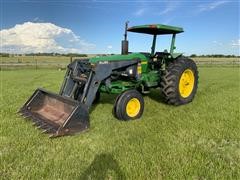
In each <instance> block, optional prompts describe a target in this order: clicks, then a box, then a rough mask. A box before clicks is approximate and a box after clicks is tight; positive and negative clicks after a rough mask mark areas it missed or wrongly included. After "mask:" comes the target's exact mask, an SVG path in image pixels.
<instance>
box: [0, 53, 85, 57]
mask: <svg viewBox="0 0 240 180" xmlns="http://www.w3.org/2000/svg"><path fill="white" fill-rule="evenodd" d="M11 56H66V57H87V54H78V53H68V54H60V53H27V54H9V53H0V57H11Z"/></svg>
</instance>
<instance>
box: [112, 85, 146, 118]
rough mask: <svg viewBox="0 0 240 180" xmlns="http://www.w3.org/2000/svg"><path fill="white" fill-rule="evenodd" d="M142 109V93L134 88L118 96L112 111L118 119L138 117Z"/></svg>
mask: <svg viewBox="0 0 240 180" xmlns="http://www.w3.org/2000/svg"><path fill="white" fill-rule="evenodd" d="M143 110H144V100H143V97H142V95H141V94H140V93H139V92H138V91H136V90H128V91H125V92H123V93H122V94H121V95H119V96H118V98H117V100H116V102H115V105H114V109H113V113H114V116H115V117H116V118H117V119H119V120H125V121H127V120H132V119H138V118H140V117H141V116H142V114H143Z"/></svg>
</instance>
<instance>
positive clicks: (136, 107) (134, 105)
mask: <svg viewBox="0 0 240 180" xmlns="http://www.w3.org/2000/svg"><path fill="white" fill-rule="evenodd" d="M140 108H141V104H140V101H139V100H138V99H137V98H132V99H130V101H128V103H127V106H126V113H127V115H128V116H129V117H135V116H137V115H138V113H139V111H140Z"/></svg>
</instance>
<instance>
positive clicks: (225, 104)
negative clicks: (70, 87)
mask: <svg viewBox="0 0 240 180" xmlns="http://www.w3.org/2000/svg"><path fill="white" fill-rule="evenodd" d="M199 73H200V82H199V89H198V92H197V95H196V97H195V99H194V101H193V102H192V103H190V104H188V105H184V106H179V107H173V106H169V105H166V104H164V103H163V102H162V100H161V96H160V93H159V90H152V91H151V93H150V95H149V96H145V97H144V100H145V112H144V114H143V117H142V118H141V120H136V121H130V122H121V121H118V120H116V119H115V118H113V116H112V114H111V112H112V104H113V101H114V97H113V96H109V95H102V97H101V102H100V103H99V104H97V105H95V106H94V107H93V108H92V111H91V115H90V117H91V128H90V130H89V131H88V132H86V133H83V134H79V135H75V136H71V137H62V138H57V139H49V138H48V136H47V135H45V134H41V133H40V131H39V130H36V129H35V128H34V127H33V126H32V124H31V123H30V122H27V121H25V120H23V119H22V118H21V117H19V116H18V115H17V114H16V112H17V110H18V109H19V108H20V107H21V106H22V105H23V103H24V102H25V101H26V100H27V99H28V98H29V96H30V95H31V94H32V93H33V91H34V90H35V89H36V88H37V87H44V88H46V89H48V90H51V91H54V92H57V91H58V89H59V86H60V84H61V81H62V79H63V76H64V71H57V70H17V71H2V72H0V75H1V104H0V106H1V107H0V112H1V119H0V179H240V114H239V108H240V107H239V102H240V85H239V82H240V71H239V68H200V69H199Z"/></svg>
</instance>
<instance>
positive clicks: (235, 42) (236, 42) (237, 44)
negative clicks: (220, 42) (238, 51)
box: [231, 39, 240, 47]
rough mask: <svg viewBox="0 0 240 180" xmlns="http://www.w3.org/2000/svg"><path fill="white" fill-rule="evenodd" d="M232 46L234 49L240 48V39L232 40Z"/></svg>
mask: <svg viewBox="0 0 240 180" xmlns="http://www.w3.org/2000/svg"><path fill="white" fill-rule="evenodd" d="M231 46H232V47H240V39H238V40H232V42H231Z"/></svg>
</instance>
